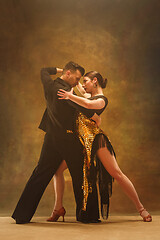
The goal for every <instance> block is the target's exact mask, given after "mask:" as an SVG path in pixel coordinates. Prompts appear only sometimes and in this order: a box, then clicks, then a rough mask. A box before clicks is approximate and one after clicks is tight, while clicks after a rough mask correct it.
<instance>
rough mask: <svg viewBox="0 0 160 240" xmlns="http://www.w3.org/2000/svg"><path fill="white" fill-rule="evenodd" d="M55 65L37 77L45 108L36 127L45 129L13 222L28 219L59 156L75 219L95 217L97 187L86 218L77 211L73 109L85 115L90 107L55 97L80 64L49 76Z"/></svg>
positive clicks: (74, 80)
mask: <svg viewBox="0 0 160 240" xmlns="http://www.w3.org/2000/svg"><path fill="white" fill-rule="evenodd" d="M56 73H57V69H56V68H43V69H42V70H41V80H42V84H43V87H44V94H45V99H46V105H47V108H46V110H45V112H44V115H43V118H42V121H41V124H40V128H41V129H42V130H43V131H45V132H46V135H45V138H44V143H43V147H42V151H41V155H40V159H39V162H38V164H37V166H36V168H35V169H34V171H33V173H32V175H31V177H30V179H29V180H28V182H27V184H26V187H25V189H24V191H23V193H22V195H21V197H20V199H19V202H18V204H17V206H16V209H15V211H14V213H13V215H12V218H14V219H15V220H16V223H17V224H21V223H28V222H29V221H30V220H31V218H32V216H33V215H34V213H35V211H36V208H37V206H38V203H39V201H40V199H41V197H42V194H43V192H44V190H45V188H46V187H47V185H48V183H49V182H50V180H51V178H52V177H53V175H54V174H55V172H56V171H57V169H58V167H59V166H60V164H61V162H62V160H63V159H65V161H66V163H67V165H68V168H69V171H70V174H71V177H72V182H73V189H74V195H75V200H76V205H77V208H76V216H77V220H78V221H82V222H84V221H86V222H90V221H98V218H99V211H98V199H97V189H96V187H94V189H93V194H92V197H93V198H94V204H92V206H91V205H89V204H88V208H87V212H86V213H87V214H88V216H89V219H88V218H86V215H85V217H83V216H82V215H81V214H80V213H81V207H82V201H83V193H82V179H83V171H82V168H83V147H82V145H81V143H80V141H79V139H78V137H77V136H76V134H75V129H74V125H75V116H76V109H77V110H79V111H81V112H83V113H84V114H85V115H86V116H87V117H92V116H93V114H94V110H89V109H85V108H83V107H80V106H78V105H76V104H75V103H72V102H71V101H69V100H68V101H65V100H64V101H62V100H59V99H58V96H57V91H58V90H59V89H64V90H66V91H70V90H71V88H72V87H74V86H76V85H77V84H78V82H79V80H80V78H81V77H82V76H83V74H84V68H82V67H81V66H80V65H78V64H76V63H74V62H69V63H68V64H66V66H65V67H64V71H63V74H62V76H61V78H57V79H56V80H54V81H53V80H52V78H51V77H50V75H53V74H56ZM92 208H94V209H97V211H94V212H96V215H94V216H93V215H92Z"/></svg>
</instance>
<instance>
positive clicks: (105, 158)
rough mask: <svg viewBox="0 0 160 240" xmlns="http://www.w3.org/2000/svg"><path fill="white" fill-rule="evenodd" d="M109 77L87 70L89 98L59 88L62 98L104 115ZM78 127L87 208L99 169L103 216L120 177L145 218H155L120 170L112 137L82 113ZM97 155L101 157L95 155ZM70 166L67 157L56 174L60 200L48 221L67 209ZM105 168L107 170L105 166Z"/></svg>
mask: <svg viewBox="0 0 160 240" xmlns="http://www.w3.org/2000/svg"><path fill="white" fill-rule="evenodd" d="M106 82H107V80H104V79H103V78H102V76H101V75H100V74H99V73H98V72H95V71H91V72H89V73H86V74H85V76H84V80H83V86H82V87H83V88H82V87H81V86H79V88H80V91H81V93H83V94H85V95H86V93H89V94H90V95H91V97H90V98H89V99H86V98H82V97H78V96H75V95H74V94H73V90H71V91H70V92H66V91H65V90H63V89H60V90H59V91H58V94H57V95H58V96H59V99H66V100H67V99H69V100H71V101H73V102H75V103H76V104H79V105H80V106H82V107H85V108H88V109H96V113H97V115H100V114H101V113H102V112H103V111H104V109H105V107H106V106H107V103H108V100H107V98H106V97H105V96H104V95H103V90H102V88H105V87H106ZM76 128H77V133H78V136H79V139H80V141H81V142H82V144H83V146H84V166H83V186H82V188H83V192H84V197H83V198H84V199H83V207H82V211H84V212H85V210H86V206H87V200H88V196H89V194H90V193H91V192H92V181H95V180H96V174H95V169H98V171H99V188H100V195H101V210H102V216H103V217H106V218H107V216H108V208H109V196H110V195H111V192H112V191H111V190H112V180H113V179H116V180H117V182H118V183H119V184H120V186H121V187H122V189H123V190H124V192H125V193H126V194H127V195H128V197H129V198H130V199H131V200H132V201H133V203H134V204H135V207H136V209H137V211H138V212H139V213H140V215H141V217H142V218H143V220H144V221H145V222H151V221H152V217H151V215H150V214H149V213H148V212H147V211H146V209H145V208H144V207H143V205H142V203H141V202H140V200H139V197H138V194H137V192H136V190H135V188H134V186H133V184H132V183H131V181H130V180H129V179H128V178H127V177H126V176H125V175H124V174H123V173H122V171H121V170H120V168H119V166H118V164H117V161H116V156H115V153H114V150H113V147H112V145H111V143H110V141H109V139H108V137H107V136H106V135H105V134H104V133H103V131H102V130H101V129H99V128H98V127H97V125H96V124H95V122H94V121H93V120H91V119H87V118H86V117H85V116H84V115H83V114H81V113H79V114H78V116H77V120H76ZM95 156H96V157H97V160H96V159H95ZM66 168H67V165H66V163H65V161H63V163H62V164H61V166H60V168H59V169H58V170H57V172H56V174H55V176H54V178H55V192H56V202H55V206H54V211H53V213H52V215H51V217H50V218H49V219H48V221H57V219H58V218H59V216H63V220H64V215H65V209H64V208H63V205H62V199H63V190H64V179H63V171H64V170H65V169H66ZM104 169H105V170H104Z"/></svg>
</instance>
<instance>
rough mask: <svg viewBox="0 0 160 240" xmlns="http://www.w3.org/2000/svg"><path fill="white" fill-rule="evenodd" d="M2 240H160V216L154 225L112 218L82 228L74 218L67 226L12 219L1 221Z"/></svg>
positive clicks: (132, 218)
mask: <svg viewBox="0 0 160 240" xmlns="http://www.w3.org/2000/svg"><path fill="white" fill-rule="evenodd" d="M0 239H1V240H19V239H20V240H22V239H23V240H42V239H43V240H51V239H52V240H53V239H57V240H62V239H63V240H64V239H65V240H72V239H74V240H94V239H96V240H103V239H105V240H132V239H133V240H151V239H152V240H159V239H160V215H155V216H154V215H153V221H152V222H151V223H145V222H143V221H142V220H141V218H140V216H124V215H122V216H110V217H109V219H108V220H107V221H104V220H102V222H101V223H92V224H91V223H90V224H83V223H79V222H76V220H75V217H66V218H65V222H61V219H60V221H58V222H56V223H49V222H46V217H33V219H32V221H31V222H30V223H29V224H23V225H22V224H20V225H18V224H15V221H14V220H13V219H12V218H11V217H0Z"/></svg>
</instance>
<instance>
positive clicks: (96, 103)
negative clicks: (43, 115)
mask: <svg viewBox="0 0 160 240" xmlns="http://www.w3.org/2000/svg"><path fill="white" fill-rule="evenodd" d="M57 95H58V96H60V97H59V99H69V100H71V101H72V102H75V103H77V104H78V105H80V106H82V107H85V108H88V109H101V108H103V107H104V106H105V101H104V100H103V99H102V98H99V99H96V100H89V99H86V98H83V97H79V96H75V95H73V89H72V90H71V91H70V92H66V91H65V90H63V89H59V91H58V93H57Z"/></svg>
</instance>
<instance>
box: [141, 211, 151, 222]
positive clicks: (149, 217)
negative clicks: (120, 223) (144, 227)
mask: <svg viewBox="0 0 160 240" xmlns="http://www.w3.org/2000/svg"><path fill="white" fill-rule="evenodd" d="M144 211H146V212H147V210H146V209H145V208H142V209H141V210H140V211H139V213H140V215H141V217H142V218H143V221H144V222H152V217H151V215H150V214H148V215H147V216H143V212H144Z"/></svg>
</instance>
